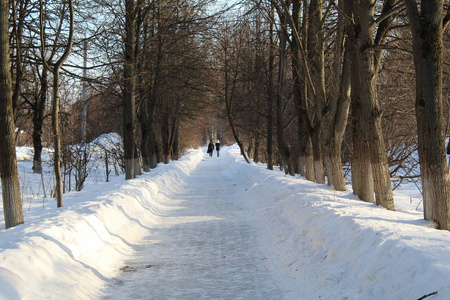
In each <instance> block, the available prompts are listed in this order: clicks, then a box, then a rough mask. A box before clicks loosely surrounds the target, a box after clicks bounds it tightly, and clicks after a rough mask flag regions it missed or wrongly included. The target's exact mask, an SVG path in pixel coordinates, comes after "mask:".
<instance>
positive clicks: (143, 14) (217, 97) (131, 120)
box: [0, 0, 450, 230]
mask: <svg viewBox="0 0 450 300" xmlns="http://www.w3.org/2000/svg"><path fill="white" fill-rule="evenodd" d="M0 6H1V7H0V173H1V180H2V197H3V208H4V214H5V226H6V228H9V227H13V226H16V225H18V224H21V223H23V222H24V220H23V214H22V200H21V193H20V183H19V179H18V171H17V160H16V155H15V154H16V150H15V147H16V146H23V145H30V146H32V147H33V148H34V158H33V172H34V173H37V174H39V173H41V172H42V159H41V155H42V153H43V151H44V149H46V148H50V149H52V152H53V175H54V178H55V180H54V182H55V183H54V185H55V186H54V189H53V192H54V195H53V196H54V197H55V198H56V203H57V206H58V207H61V206H63V204H64V201H63V200H64V199H63V194H64V192H65V191H66V186H67V182H66V178H67V176H66V175H67V174H66V173H67V170H68V169H69V168H70V169H71V170H72V171H71V173H70V174H69V177H70V176H74V180H75V182H76V190H81V189H82V188H83V182H84V180H85V178H86V176H87V174H86V168H85V166H86V163H87V161H88V159H89V155H88V154H89V153H88V150H87V149H88V148H87V147H86V145H87V144H88V143H90V142H91V141H93V140H95V139H96V138H97V137H99V136H100V135H102V134H105V133H112V132H115V133H118V134H119V135H120V136H121V137H122V138H123V149H121V150H120V151H119V152H118V153H114V154H110V155H112V156H114V159H117V162H118V168H119V169H120V171H121V172H123V174H124V176H125V178H126V179H132V178H135V177H136V176H137V175H139V174H141V173H142V172H151V170H152V169H154V168H157V166H158V164H159V163H164V164H167V163H169V161H171V160H177V159H179V158H180V157H181V156H182V155H183V153H184V151H185V150H186V149H188V148H197V147H200V146H202V145H205V144H207V143H208V142H209V141H210V140H212V141H214V142H215V141H216V140H220V143H222V144H225V145H231V144H234V143H236V144H237V145H238V146H239V147H240V149H241V153H242V155H243V156H244V157H245V159H246V160H247V162H249V163H250V162H251V161H253V162H261V163H265V164H267V168H268V169H273V168H281V169H283V170H284V171H285V173H286V174H287V175H288V176H294V175H295V174H301V175H302V176H304V178H306V179H307V180H310V181H312V182H317V183H327V184H328V185H330V186H332V187H333V188H334V189H335V190H337V191H343V190H345V189H346V188H347V187H348V186H349V185H351V188H352V190H353V193H354V194H355V195H357V196H358V197H359V198H360V199H361V200H363V201H366V202H374V203H376V204H378V205H381V206H383V207H385V208H386V209H388V210H395V203H394V198H393V190H394V189H395V188H397V187H398V186H400V185H401V184H402V183H406V182H414V183H415V184H416V185H417V187H418V188H419V189H420V190H421V193H422V197H423V207H424V209H423V210H424V218H425V219H426V220H434V221H435V222H436V223H437V224H438V226H439V228H440V229H444V230H449V229H450V190H449V189H450V185H449V168H448V164H447V158H446V144H445V141H446V136H448V135H449V134H450V131H449V125H450V124H449V118H448V114H449V105H450V103H449V101H450V76H449V74H450V50H449V49H450V31H449V30H448V27H449V26H448V24H449V23H450V3H449V1H448V0H445V1H444V0H430V1H423V0H422V1H420V0H372V1H358V0H328V1H325V0H303V1H300V0H241V1H214V0H164V1H163V0H125V1H117V0H112V1H111V0H109V1H104V0H89V1H75V0H63V1H53V0H50V1H42V0H40V1H30V0H0ZM112 156H111V157H112ZM69 166H70V167H69ZM71 174H72V175H71Z"/></svg>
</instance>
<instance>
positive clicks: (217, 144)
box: [216, 143, 220, 151]
mask: <svg viewBox="0 0 450 300" xmlns="http://www.w3.org/2000/svg"><path fill="white" fill-rule="evenodd" d="M216 150H217V151H219V150H220V143H216Z"/></svg>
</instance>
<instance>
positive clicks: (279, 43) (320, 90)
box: [218, 0, 450, 229]
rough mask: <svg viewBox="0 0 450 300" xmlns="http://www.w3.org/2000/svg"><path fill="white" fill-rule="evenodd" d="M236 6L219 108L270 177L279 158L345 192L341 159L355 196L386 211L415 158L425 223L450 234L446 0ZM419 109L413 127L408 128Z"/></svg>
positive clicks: (283, 1) (274, 0)
mask: <svg viewBox="0 0 450 300" xmlns="http://www.w3.org/2000/svg"><path fill="white" fill-rule="evenodd" d="M241 9H242V11H243V13H242V18H241V19H240V20H239V22H235V23H233V26H230V25H224V27H223V28H224V32H227V33H226V34H222V36H220V37H218V48H220V49H219V50H220V51H221V55H222V58H221V59H220V60H219V61H221V62H222V83H223V84H222V93H223V96H222V97H223V99H224V100H223V102H224V103H225V105H224V106H225V109H226V111H227V113H228V119H229V122H230V125H231V127H232V129H233V128H239V129H240V130H234V129H233V134H234V136H235V138H236V142H237V143H238V144H239V145H240V146H241V149H242V150H244V147H245V146H244V144H247V145H248V148H247V149H245V150H249V151H247V153H249V154H250V152H251V151H250V150H253V149H254V150H253V151H254V157H255V160H261V161H264V162H267V164H268V168H269V169H270V168H272V167H273V164H274V162H273V159H276V160H277V162H278V163H279V164H280V165H281V166H282V167H283V168H284V170H285V171H286V173H288V174H291V175H294V174H295V173H299V174H301V175H303V176H304V177H305V178H307V179H308V180H311V181H315V182H318V183H325V181H326V179H327V182H328V184H330V185H332V186H333V187H334V188H335V189H336V190H340V191H342V190H345V177H344V170H343V162H342V157H344V158H345V159H346V160H348V161H349V162H350V163H351V173H352V188H353V191H354V193H355V194H356V195H358V196H359V198H360V199H362V200H364V201H367V202H376V203H377V204H379V205H382V206H384V207H385V208H387V209H390V210H394V209H395V206H394V200H393V192H392V182H391V176H396V177H397V179H398V180H399V181H403V180H407V179H409V178H413V177H414V176H413V172H414V169H415V168H414V165H415V163H414V160H417V156H415V155H416V153H417V152H416V151H415V150H418V154H419V157H418V160H419V161H420V177H421V184H422V188H423V203H424V216H425V219H427V220H435V221H436V222H437V223H438V224H439V226H440V228H442V229H450V194H449V190H448V188H449V186H448V184H449V179H448V175H449V173H448V172H449V171H448V166H447V160H446V156H445V138H444V130H445V128H444V127H445V122H444V118H443V113H444V110H443V107H444V106H443V99H442V89H443V83H442V82H443V77H442V74H443V68H444V67H447V73H446V74H448V65H445V64H444V60H443V55H444V47H443V40H444V33H445V29H446V27H447V25H448V23H449V20H450V10H449V9H450V7H449V5H448V3H446V4H445V5H444V1H439V0H437V1H419V2H417V1H414V0H407V1H397V0H383V1H381V0H380V1H355V0H341V1H322V0H309V1H296V0H267V1H263V0H261V1H256V0H255V1H250V2H248V3H247V5H246V6H245V7H241ZM445 36H446V37H448V36H449V34H448V33H445ZM446 55H447V57H448V52H447V54H446ZM412 63H414V67H415V68H414V69H411V68H410V67H409V66H408V64H412ZM391 64H393V65H395V66H396V67H395V68H393V67H392V66H391ZM389 69H391V70H389ZM394 72H396V73H394ZM402 73H404V74H403V75H402V76H403V77H405V79H407V81H405V82H402V81H399V80H398V78H399V76H400V75H399V74H402ZM405 74H406V76H405ZM414 82H415V87H416V89H415V91H414V90H413V89H412V87H413V86H414ZM384 87H386V89H385V88H384ZM402 90H406V93H407V95H406V97H405V95H404V94H402V93H403V92H401V91H402ZM414 94H415V109H413V107H414V106H413V105H414V104H413V103H414V101H413V97H414ZM446 95H448V81H447V87H446ZM402 110H404V111H403V112H401V111H402ZM400 112H401V113H400ZM414 112H415V115H416V123H415V124H412V123H410V122H409V123H407V122H406V120H411V116H413V114H414ZM263 120H265V121H264V122H263ZM348 120H350V121H351V122H350V123H349V124H347V122H348ZM394 124H396V125H394ZM264 125H265V126H264ZM388 128H390V129H388ZM383 129H384V130H383ZM388 130H390V131H388ZM383 131H384V132H383ZM386 137H387V138H388V140H386ZM264 139H265V141H266V148H265V151H264V152H265V153H266V155H265V158H264V157H261V156H260V155H259V152H258V150H259V148H260V146H261V145H262V144H263V143H262V142H261V141H263V140H264ZM273 141H276V142H275V143H274V142H273ZM343 145H344V148H343ZM274 146H275V147H276V151H274V150H273V147H274ZM347 153H350V156H349V157H347V155H346V154H347ZM246 159H247V158H246ZM400 170H401V171H400Z"/></svg>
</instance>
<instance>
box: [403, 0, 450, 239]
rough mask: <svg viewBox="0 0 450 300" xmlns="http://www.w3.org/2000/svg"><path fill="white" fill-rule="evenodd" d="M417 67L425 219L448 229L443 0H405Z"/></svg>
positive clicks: (449, 198)
mask: <svg viewBox="0 0 450 300" xmlns="http://www.w3.org/2000/svg"><path fill="white" fill-rule="evenodd" d="M405 3H406V7H407V12H408V16H409V20H410V27H411V31H412V36H413V53H414V65H415V69H416V117H417V128H418V137H419V161H420V172H421V177H422V187H423V206H424V216H425V219H426V220H435V221H436V222H437V223H438V224H439V226H440V228H441V229H446V230H450V186H449V179H448V176H449V170H448V166H447V162H446V157H445V142H444V136H443V124H444V121H443V114H442V63H443V60H442V57H443V45H442V35H443V31H444V28H445V27H446V26H447V25H448V23H449V22H450V7H449V8H448V9H449V10H448V11H447V12H446V14H445V15H444V1H443V0H429V1H420V9H419V7H418V3H417V2H416V1H415V0H406V1H405Z"/></svg>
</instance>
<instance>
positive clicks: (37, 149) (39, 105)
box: [32, 68, 48, 174]
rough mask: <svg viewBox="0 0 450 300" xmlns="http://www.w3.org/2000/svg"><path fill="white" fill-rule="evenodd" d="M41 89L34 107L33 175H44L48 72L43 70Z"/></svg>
mask: <svg viewBox="0 0 450 300" xmlns="http://www.w3.org/2000/svg"><path fill="white" fill-rule="evenodd" d="M37 72H38V70H37ZM40 83H41V89H40V92H39V94H38V95H37V96H36V99H35V100H36V101H35V103H34V106H33V147H34V156H33V167H32V169H33V173H35V174H42V133H43V132H42V127H43V124H44V113H45V102H46V100H47V89H48V72H47V69H46V68H42V75H41V78H40Z"/></svg>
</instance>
